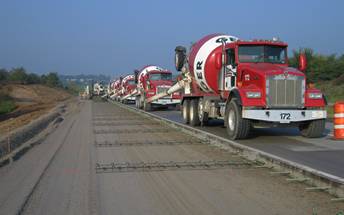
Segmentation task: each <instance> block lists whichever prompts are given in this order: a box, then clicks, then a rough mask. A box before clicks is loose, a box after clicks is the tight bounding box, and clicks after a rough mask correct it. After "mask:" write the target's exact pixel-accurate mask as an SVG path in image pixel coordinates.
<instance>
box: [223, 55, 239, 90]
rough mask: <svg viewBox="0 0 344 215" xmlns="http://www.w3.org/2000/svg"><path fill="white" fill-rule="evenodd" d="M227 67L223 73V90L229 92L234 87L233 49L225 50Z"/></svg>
mask: <svg viewBox="0 0 344 215" xmlns="http://www.w3.org/2000/svg"><path fill="white" fill-rule="evenodd" d="M226 52H227V65H226V72H225V90H230V89H232V88H233V87H235V83H236V81H235V78H236V70H237V68H236V65H235V51H234V49H227V50H226Z"/></svg>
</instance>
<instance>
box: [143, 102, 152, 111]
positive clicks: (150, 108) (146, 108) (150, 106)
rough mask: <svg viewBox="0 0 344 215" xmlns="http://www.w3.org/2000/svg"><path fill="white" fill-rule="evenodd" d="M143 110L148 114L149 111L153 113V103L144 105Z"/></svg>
mask: <svg viewBox="0 0 344 215" xmlns="http://www.w3.org/2000/svg"><path fill="white" fill-rule="evenodd" d="M143 110H144V111H147V112H148V111H151V110H152V105H151V103H148V102H146V101H145V102H144V103H143Z"/></svg>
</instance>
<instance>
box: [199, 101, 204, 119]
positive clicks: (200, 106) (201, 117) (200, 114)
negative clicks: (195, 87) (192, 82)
mask: <svg viewBox="0 0 344 215" xmlns="http://www.w3.org/2000/svg"><path fill="white" fill-rule="evenodd" d="M198 118H199V120H200V121H201V122H202V121H203V101H202V100H201V99H200V100H199V102H198Z"/></svg>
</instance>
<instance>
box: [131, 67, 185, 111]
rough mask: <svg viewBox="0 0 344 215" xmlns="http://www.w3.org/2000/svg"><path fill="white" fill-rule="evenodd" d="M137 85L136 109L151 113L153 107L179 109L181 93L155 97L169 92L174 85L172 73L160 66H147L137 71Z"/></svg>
mask: <svg viewBox="0 0 344 215" xmlns="http://www.w3.org/2000/svg"><path fill="white" fill-rule="evenodd" d="M135 82H136V84H137V88H136V90H137V94H136V102H135V104H136V107H137V108H140V109H144V110H146V111H150V110H151V109H152V108H153V107H169V106H174V107H178V106H179V105H180V92H174V93H172V94H170V95H165V96H163V97H159V98H155V95H158V94H160V93H163V92H165V91H167V90H168V89H169V88H170V87H171V86H172V85H173V81H172V72H170V71H168V70H164V69H162V68H160V67H158V66H153V65H150V66H145V67H144V68H142V69H141V70H136V71H135Z"/></svg>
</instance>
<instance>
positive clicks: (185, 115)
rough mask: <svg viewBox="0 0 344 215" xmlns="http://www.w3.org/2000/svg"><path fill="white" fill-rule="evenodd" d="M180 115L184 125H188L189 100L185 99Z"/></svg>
mask: <svg viewBox="0 0 344 215" xmlns="http://www.w3.org/2000/svg"><path fill="white" fill-rule="evenodd" d="M182 115H183V120H184V123H185V124H189V122H190V100H189V99H185V100H184V102H183V107H182Z"/></svg>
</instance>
